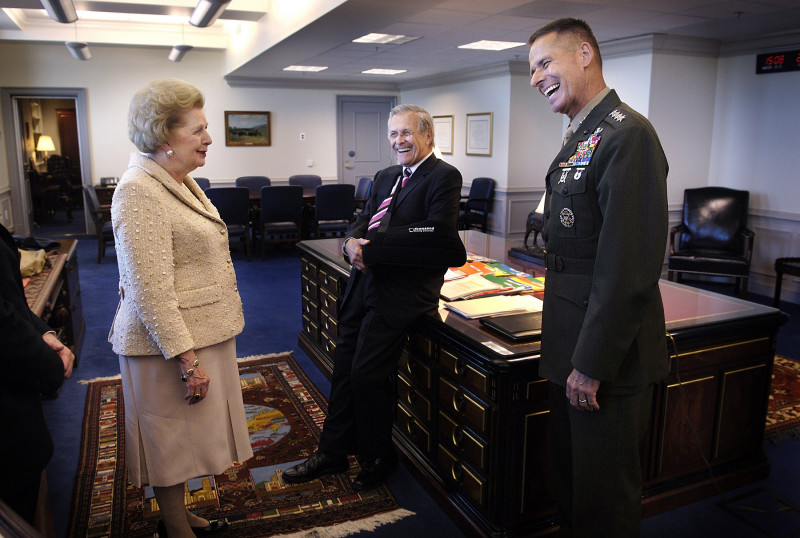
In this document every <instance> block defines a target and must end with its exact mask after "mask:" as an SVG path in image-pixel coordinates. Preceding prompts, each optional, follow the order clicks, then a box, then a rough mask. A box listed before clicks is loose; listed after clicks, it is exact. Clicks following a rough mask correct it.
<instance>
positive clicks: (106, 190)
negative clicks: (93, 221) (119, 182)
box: [94, 185, 117, 206]
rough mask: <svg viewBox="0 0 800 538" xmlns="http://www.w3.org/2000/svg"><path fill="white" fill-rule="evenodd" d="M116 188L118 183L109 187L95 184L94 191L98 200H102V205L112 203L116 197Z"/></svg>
mask: <svg viewBox="0 0 800 538" xmlns="http://www.w3.org/2000/svg"><path fill="white" fill-rule="evenodd" d="M116 188H117V187H116V185H109V186H107V187H101V186H100V185H95V186H94V192H95V193H97V201H98V202H100V205H107V206H110V205H111V199H112V198H113V197H114V189H116Z"/></svg>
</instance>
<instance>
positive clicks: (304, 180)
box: [289, 174, 322, 189]
mask: <svg viewBox="0 0 800 538" xmlns="http://www.w3.org/2000/svg"><path fill="white" fill-rule="evenodd" d="M289 185H300V186H301V187H303V188H304V189H310V188H316V187H319V186H320V185H322V178H321V177H319V176H317V175H314V174H298V175H294V176H289Z"/></svg>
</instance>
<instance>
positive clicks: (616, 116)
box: [609, 110, 625, 123]
mask: <svg viewBox="0 0 800 538" xmlns="http://www.w3.org/2000/svg"><path fill="white" fill-rule="evenodd" d="M609 116H611V117H612V118H614V119H615V120H617V121H618V122H620V123H622V120H624V119H625V114H623V113H622V112H620V111H619V110H614V111H613V112H611V113H610V114H609Z"/></svg>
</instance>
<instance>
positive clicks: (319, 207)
mask: <svg viewBox="0 0 800 538" xmlns="http://www.w3.org/2000/svg"><path fill="white" fill-rule="evenodd" d="M316 193H317V194H316V198H315V200H314V236H315V237H317V238H320V237H323V236H326V235H328V234H331V235H332V236H334V237H337V236H343V235H344V233H345V232H346V231H347V227H348V226H350V223H351V222H352V221H353V213H354V212H355V207H356V203H355V193H356V188H355V186H353V185H350V184H336V185H320V186H319V187H317V190H316Z"/></svg>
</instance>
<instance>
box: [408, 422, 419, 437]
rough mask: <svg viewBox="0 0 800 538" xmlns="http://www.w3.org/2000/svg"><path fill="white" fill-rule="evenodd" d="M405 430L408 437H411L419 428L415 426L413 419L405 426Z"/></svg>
mask: <svg viewBox="0 0 800 538" xmlns="http://www.w3.org/2000/svg"><path fill="white" fill-rule="evenodd" d="M406 430H407V431H408V435H410V436H412V437H413V436H414V435H416V434H417V432H418V431H419V426H417V422H416V421H415V420H414V419H413V418H412V419H411V420H409V421H408V424H406Z"/></svg>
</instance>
